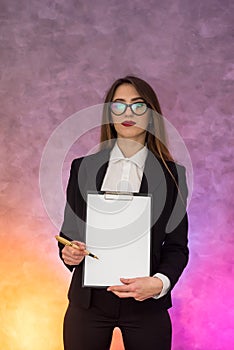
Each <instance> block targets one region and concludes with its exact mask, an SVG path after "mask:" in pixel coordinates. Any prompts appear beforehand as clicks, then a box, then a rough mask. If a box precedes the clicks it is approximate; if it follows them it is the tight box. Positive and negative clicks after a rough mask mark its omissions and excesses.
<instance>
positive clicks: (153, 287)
mask: <svg viewBox="0 0 234 350" xmlns="http://www.w3.org/2000/svg"><path fill="white" fill-rule="evenodd" d="M120 281H121V282H122V283H123V285H121V286H110V287H108V288H107V290H108V291H110V292H113V293H114V294H115V295H117V296H118V297H119V298H130V297H132V298H134V299H135V300H138V301H143V300H145V299H148V298H152V297H154V296H156V295H158V294H160V293H161V291H162V288H163V282H162V281H161V280H160V279H159V278H157V277H136V278H120Z"/></svg>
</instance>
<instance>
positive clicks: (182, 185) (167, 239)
mask: <svg viewBox="0 0 234 350" xmlns="http://www.w3.org/2000/svg"><path fill="white" fill-rule="evenodd" d="M109 156H110V150H104V151H100V152H98V153H96V154H93V155H90V156H87V157H82V158H79V159H75V160H74V161H73V162H72V166H71V171H70V178H69V182H68V187H67V204H66V208H65V213H64V222H63V225H62V228H61V232H60V235H61V236H63V237H65V238H69V239H73V240H80V241H84V233H85V220H86V193H87V191H89V190H90V191H100V189H101V185H102V182H103V179H104V176H105V173H106V170H107V167H108V161H109ZM167 166H168V168H169V169H170V172H171V173H172V175H173V176H174V178H175V180H176V182H177V183H178V186H176V184H175V182H174V181H173V179H172V176H171V175H170V174H169V172H168V170H167V169H166V167H165V165H164V164H163V163H162V161H160V160H158V159H157V158H156V157H155V156H154V155H153V154H152V153H151V152H148V156H147V159H146V163H145V169H144V174H143V178H142V182H141V187H140V191H139V192H140V193H149V194H152V223H153V226H152V229H151V234H152V237H151V242H152V252H151V275H154V274H155V273H157V272H160V273H163V274H164V275H166V276H167V277H168V278H169V280H170V282H171V289H172V288H173V287H174V286H175V284H176V282H177V281H178V279H179V277H180V275H181V274H182V272H183V270H184V268H185V266H186V265H187V262H188V246H187V244H188V240H187V233H188V220H187V214H186V199H187V186H186V179H185V169H184V167H182V166H179V165H177V164H175V163H173V162H167ZM178 188H179V191H178ZM59 249H60V257H61V250H62V249H63V245H62V244H60V243H59ZM65 265H66V264H65ZM66 266H67V267H68V268H69V269H70V270H71V271H72V270H74V273H73V276H72V281H71V285H70V288H69V292H68V298H69V301H70V302H71V303H72V304H73V305H79V306H82V307H84V308H88V307H89V305H90V300H91V295H92V288H89V287H82V266H83V263H81V264H80V265H78V266H69V265H66ZM107 294H108V292H107ZM104 302H105V301H104ZM144 302H150V303H152V305H154V308H155V307H156V308H158V309H167V308H169V307H171V305H172V304H171V294H170V291H169V292H168V293H167V295H165V296H164V297H162V298H159V299H154V298H150V299H147V300H146V301H144Z"/></svg>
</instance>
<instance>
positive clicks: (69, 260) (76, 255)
mask: <svg viewBox="0 0 234 350" xmlns="http://www.w3.org/2000/svg"><path fill="white" fill-rule="evenodd" d="M71 243H73V244H76V245H78V246H79V249H76V248H73V247H71V246H65V247H64V248H63V250H62V258H63V261H64V262H65V264H67V265H79V264H80V263H81V261H82V260H83V259H84V257H85V255H86V254H85V249H86V246H85V243H83V242H79V241H72V242H71Z"/></svg>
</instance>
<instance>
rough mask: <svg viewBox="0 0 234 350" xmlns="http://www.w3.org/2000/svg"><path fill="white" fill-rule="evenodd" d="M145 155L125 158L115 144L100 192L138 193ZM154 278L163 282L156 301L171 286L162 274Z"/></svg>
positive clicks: (141, 153)
mask: <svg viewBox="0 0 234 350" xmlns="http://www.w3.org/2000/svg"><path fill="white" fill-rule="evenodd" d="M147 155H148V149H147V148H146V147H143V148H142V149H141V150H140V151H138V152H137V153H136V154H134V155H133V156H132V157H130V158H126V157H124V155H123V153H122V152H121V150H120V148H119V146H118V144H117V142H116V143H115V146H114V147H113V149H112V151H111V153H110V159H109V164H108V168H107V171H106V175H105V177H104V180H103V183H102V187H101V190H102V191H127V192H137V193H138V192H139V190H140V186H141V181H142V176H143V172H144V166H145V161H146V158H147ZM154 277H158V278H160V279H161V281H162V282H163V289H162V291H161V293H160V294H159V295H156V296H154V298H155V299H158V298H161V297H163V296H164V295H165V294H166V293H167V292H168V290H169V289H170V285H171V284H170V280H169V278H168V277H167V276H165V275H163V274H162V273H156V274H155V275H154Z"/></svg>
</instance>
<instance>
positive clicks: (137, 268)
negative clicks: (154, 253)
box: [83, 193, 151, 287]
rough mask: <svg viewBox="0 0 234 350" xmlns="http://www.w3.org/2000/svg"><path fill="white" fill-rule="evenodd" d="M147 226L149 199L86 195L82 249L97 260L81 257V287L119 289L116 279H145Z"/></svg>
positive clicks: (148, 254)
mask: <svg viewBox="0 0 234 350" xmlns="http://www.w3.org/2000/svg"><path fill="white" fill-rule="evenodd" d="M107 198H108V199H107ZM110 198H112V199H110ZM150 226H151V197H150V196H147V195H145V196H143V195H135V194H134V195H130V196H126V195H114V196H112V197H107V196H106V195H105V194H97V193H95V194H94V193H89V194H88V198H87V225H86V245H87V249H88V250H89V251H91V252H92V253H93V254H95V255H97V256H98V257H99V260H96V259H93V258H91V257H89V256H87V257H85V263H84V275H83V285H84V286H95V287H105V286H110V285H120V284H121V282H120V277H125V278H127V277H129V278H133V277H143V276H149V274H150Z"/></svg>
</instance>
